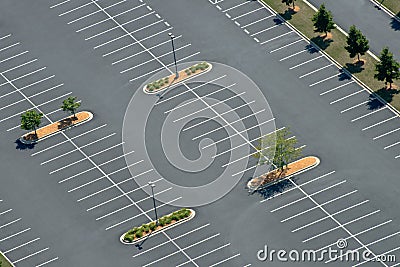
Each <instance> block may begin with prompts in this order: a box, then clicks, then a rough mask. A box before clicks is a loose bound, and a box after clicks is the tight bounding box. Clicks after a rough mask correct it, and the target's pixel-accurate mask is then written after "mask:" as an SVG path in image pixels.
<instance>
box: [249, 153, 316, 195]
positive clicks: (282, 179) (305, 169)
mask: <svg viewBox="0 0 400 267" xmlns="http://www.w3.org/2000/svg"><path fill="white" fill-rule="evenodd" d="M309 157H311V158H315V163H314V164H313V165H311V166H309V167H307V168H304V169H301V170H299V171H297V172H295V173H292V174H291V175H289V176H285V177H282V178H279V179H277V180H275V181H272V182H269V183H266V184H264V185H260V186H256V187H254V186H251V185H250V183H251V180H250V181H249V182H248V183H247V188H248V189H249V190H252V191H256V190H258V189H259V188H260V187H261V188H265V187H268V186H271V185H274V184H277V183H280V182H282V181H284V180H287V179H289V178H292V177H293V176H295V175H298V174H300V173H303V172H306V171H308V170H311V169H314V168H315V167H317V166H318V165H319V164H320V163H321V160H320V159H319V158H318V157H316V156H307V157H304V158H309ZM304 158H301V159H299V160H296V161H294V162H292V163H296V162H298V161H300V160H302V159H304ZM273 171H274V170H272V171H270V172H273ZM270 172H267V174H268V173H270Z"/></svg>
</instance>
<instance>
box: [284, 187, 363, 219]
mask: <svg viewBox="0 0 400 267" xmlns="http://www.w3.org/2000/svg"><path fill="white" fill-rule="evenodd" d="M356 192H357V190H354V191H351V192H349V193H346V194H344V195H341V196H338V197H336V198H334V199H331V200H329V201H326V202H324V203H322V204H321V206H322V207H323V206H325V205H328V204H329V203H332V202H334V201H336V200H339V199H342V198H344V197H347V196H349V195H352V194H354V193H356ZM315 209H318V207H317V206H314V207H312V208H309V209H307V210H304V211H302V212H299V213H296V214H295V215H292V216H290V217H287V218H286V219H283V220H281V223H284V222H286V221H289V220H291V219H294V218H296V217H298V216H300V215H303V214H305V213H308V212H310V211H313V210H315Z"/></svg>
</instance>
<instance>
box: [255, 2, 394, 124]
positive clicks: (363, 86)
mask: <svg viewBox="0 0 400 267" xmlns="http://www.w3.org/2000/svg"><path fill="white" fill-rule="evenodd" d="M257 1H258V2H259V3H261V4H262V5H263V6H265V8H267V9H268V10H269V11H270V12H271V13H273V14H275V15H276V16H277V17H278V18H279V19H281V20H282V21H284V22H285V23H286V25H287V26H288V27H289V28H291V29H292V30H293V31H295V32H296V33H297V34H298V35H299V36H300V37H302V38H303V39H304V40H305V41H307V42H308V43H310V44H311V45H312V46H313V47H314V48H315V49H317V50H318V51H319V52H320V53H321V54H323V55H325V57H326V58H327V59H328V60H329V61H330V62H332V63H333V64H335V65H336V67H338V68H339V69H341V70H343V72H344V73H345V74H346V75H348V76H349V77H351V78H352V79H354V80H355V81H356V82H357V83H358V84H359V85H360V86H361V87H362V88H363V89H364V90H365V91H367V92H368V93H369V94H372V95H373V96H374V97H375V98H376V99H378V100H379V101H380V102H381V103H382V104H383V105H386V106H388V108H389V109H390V110H391V111H392V112H393V113H394V114H395V115H397V116H398V117H400V112H399V111H398V110H397V109H396V108H395V107H393V106H392V105H391V104H389V103H388V102H386V100H384V99H383V98H382V97H380V96H379V95H377V94H376V93H375V92H374V91H373V90H372V89H371V88H369V87H368V86H367V85H366V84H365V83H364V82H362V81H361V80H360V79H359V78H357V77H356V76H353V75H352V74H351V73H350V72H349V71H348V70H346V69H345V68H344V67H343V66H342V65H340V63H339V62H337V61H336V60H335V59H334V58H332V57H331V56H330V55H328V54H327V53H326V52H325V51H324V50H322V49H321V48H319V46H317V45H316V44H315V43H314V42H312V41H311V40H310V39H309V38H308V37H307V36H305V35H304V34H303V33H302V32H300V31H299V30H297V28H296V27H294V26H293V25H292V24H291V23H290V22H288V21H286V20H285V19H284V18H283V17H282V16H280V15H279V14H278V13H277V12H276V11H275V10H274V9H272V8H271V7H270V6H269V5H267V4H266V3H264V2H263V1H262V0H257ZM303 1H304V0H303Z"/></svg>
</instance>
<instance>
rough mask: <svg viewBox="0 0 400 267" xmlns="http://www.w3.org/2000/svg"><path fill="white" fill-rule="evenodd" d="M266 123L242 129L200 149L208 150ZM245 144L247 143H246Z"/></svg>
mask: <svg viewBox="0 0 400 267" xmlns="http://www.w3.org/2000/svg"><path fill="white" fill-rule="evenodd" d="M266 123H268V121H264V122H262V123H260V124H257V125H254V126H251V127H250V128H247V129H244V130H243V131H240V132H236V133H234V134H232V135H231V136H228V137H225V138H222V139H220V140H218V141H215V142H213V143H211V144H209V145H206V146H204V147H202V148H201V149H206V148H208V147H210V146H213V145H216V144H218V143H220V142H222V141H225V140H228V139H230V138H232V137H234V136H236V135H239V134H241V133H244V132H247V131H249V130H252V129H254V128H256V127H259V126H261V125H264V124H266ZM246 143H248V142H246Z"/></svg>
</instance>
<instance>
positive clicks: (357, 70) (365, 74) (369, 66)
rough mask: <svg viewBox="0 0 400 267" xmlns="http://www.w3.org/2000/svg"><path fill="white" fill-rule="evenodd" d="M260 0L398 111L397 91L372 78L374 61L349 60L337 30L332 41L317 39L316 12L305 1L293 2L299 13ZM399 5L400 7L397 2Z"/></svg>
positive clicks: (374, 105)
mask: <svg viewBox="0 0 400 267" xmlns="http://www.w3.org/2000/svg"><path fill="white" fill-rule="evenodd" d="M262 1H264V2H265V3H266V4H267V5H269V6H270V7H271V8H273V9H274V10H275V11H276V12H277V13H279V15H281V16H282V17H283V18H284V19H285V20H287V21H288V22H290V24H292V25H293V26H294V27H295V28H296V29H297V30H299V31H300V32H302V33H303V34H304V35H305V36H307V37H308V38H309V39H310V40H311V41H313V42H314V43H315V44H316V45H318V46H319V47H320V48H321V49H322V50H324V51H325V52H326V53H327V54H328V55H330V56H331V57H332V58H333V59H335V60H336V61H337V62H338V63H339V64H340V65H341V66H343V67H344V68H345V69H347V70H348V71H349V72H350V73H351V74H353V75H354V76H356V77H357V78H358V79H360V80H361V81H362V82H363V83H365V84H366V85H367V86H368V87H369V88H370V89H372V90H373V91H374V92H375V93H376V94H378V95H379V96H380V97H382V98H383V99H385V100H386V101H387V102H388V103H390V104H391V105H393V106H394V107H395V108H396V109H397V110H400V94H399V93H400V91H399V90H387V89H386V87H385V86H384V83H383V82H380V81H378V80H376V79H374V74H375V64H376V63H377V61H376V60H375V59H374V58H373V57H372V56H370V55H368V54H366V55H364V56H362V57H361V59H362V63H356V61H355V59H352V58H350V56H349V54H348V52H347V51H346V49H345V48H344V47H345V46H346V45H347V44H346V36H345V35H344V34H343V33H342V32H340V31H339V30H337V29H334V30H332V32H331V33H332V39H324V38H322V37H321V36H320V33H316V32H314V25H313V22H312V21H311V18H312V17H313V15H314V14H315V11H314V10H313V9H312V8H311V7H310V6H308V5H307V4H306V3H305V2H304V1H302V0H297V1H296V5H297V6H298V7H299V8H300V10H299V11H298V12H293V11H292V10H290V9H288V7H287V6H286V5H285V4H283V3H282V2H281V1H280V0H262ZM385 1H387V0H385ZM388 2H389V1H388ZM393 2H394V1H393ZM398 5H400V3H399V4H398ZM356 26H357V25H356ZM393 85H394V87H395V88H398V86H399V83H398V81H396V82H395V83H394V84H393ZM369 105H370V108H371V109H375V108H379V107H381V105H380V103H378V101H373V100H372V101H370V103H369Z"/></svg>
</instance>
